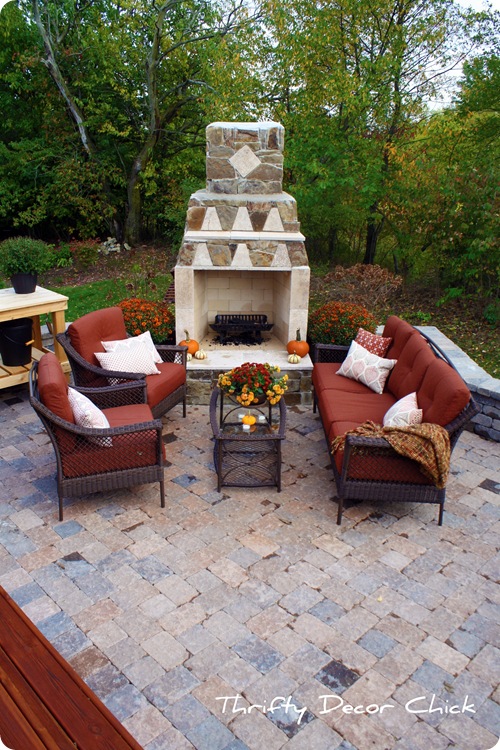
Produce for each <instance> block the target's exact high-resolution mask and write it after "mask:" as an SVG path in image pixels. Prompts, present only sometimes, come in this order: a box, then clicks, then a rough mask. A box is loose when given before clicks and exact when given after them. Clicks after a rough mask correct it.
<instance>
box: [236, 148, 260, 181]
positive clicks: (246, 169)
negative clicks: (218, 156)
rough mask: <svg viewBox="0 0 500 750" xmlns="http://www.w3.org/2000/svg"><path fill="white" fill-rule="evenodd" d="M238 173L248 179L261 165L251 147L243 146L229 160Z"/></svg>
mask: <svg viewBox="0 0 500 750" xmlns="http://www.w3.org/2000/svg"><path fill="white" fill-rule="evenodd" d="M229 161H230V162H231V164H232V165H233V167H234V168H235V169H236V171H237V172H238V173H239V174H240V175H241V176H242V177H246V176H247V175H249V174H250V172H253V170H254V169H257V167H258V166H259V165H260V164H261V161H260V159H259V157H258V156H256V155H255V154H254V152H253V151H252V149H251V148H250V147H249V146H243V147H242V148H240V149H239V150H238V151H237V152H236V153H235V154H234V155H233V156H231V158H230V159H229Z"/></svg>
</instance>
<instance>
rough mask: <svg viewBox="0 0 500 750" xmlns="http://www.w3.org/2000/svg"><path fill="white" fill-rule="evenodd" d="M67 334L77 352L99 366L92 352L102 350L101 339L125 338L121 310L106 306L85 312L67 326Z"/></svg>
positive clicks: (125, 332) (125, 333)
mask: <svg viewBox="0 0 500 750" xmlns="http://www.w3.org/2000/svg"><path fill="white" fill-rule="evenodd" d="M68 336H69V337H70V340H71V343H72V345H73V347H74V348H75V349H76V351H77V352H78V354H80V355H81V356H82V357H83V358H84V359H85V360H87V362H89V363H90V364H91V365H95V366H96V367H100V365H99V362H98V361H97V359H96V357H95V356H94V354H95V352H103V351H104V347H103V346H102V344H101V341H115V340H116V339H126V338H127V331H126V329H125V323H124V321H123V312H122V311H121V309H120V308H119V307H107V308H104V309H103V310H95V311H94V312H91V313H87V315H83V316H82V317H81V318H79V319H78V320H76V321H75V322H74V323H71V324H70V325H69V326H68Z"/></svg>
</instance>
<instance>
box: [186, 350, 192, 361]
mask: <svg viewBox="0 0 500 750" xmlns="http://www.w3.org/2000/svg"><path fill="white" fill-rule="evenodd" d="M192 359H193V355H192V354H190V353H189V352H188V353H187V354H186V360H187V361H188V362H190V361H191V360H192Z"/></svg>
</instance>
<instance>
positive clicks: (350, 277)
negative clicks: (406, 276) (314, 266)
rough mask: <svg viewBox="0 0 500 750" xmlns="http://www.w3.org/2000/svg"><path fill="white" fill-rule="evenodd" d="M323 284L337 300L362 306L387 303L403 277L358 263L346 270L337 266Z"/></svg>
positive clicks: (401, 282)
mask: <svg viewBox="0 0 500 750" xmlns="http://www.w3.org/2000/svg"><path fill="white" fill-rule="evenodd" d="M323 283H324V284H326V285H327V286H328V287H329V288H330V289H331V290H332V291H333V292H334V295H333V296H335V297H336V299H337V300H342V299H345V300H349V301H350V302H356V303H357V304H360V305H380V304H384V303H386V302H387V301H388V300H389V299H390V298H391V297H392V296H393V295H394V293H395V292H397V291H398V290H399V289H400V288H401V286H402V284H403V277H402V276H398V275H396V274H394V273H392V272H391V271H389V270H387V268H382V266H377V265H369V264H363V263H356V265H354V266H350V267H348V268H345V267H344V266H335V268H334V269H333V271H331V272H330V273H328V274H327V275H326V276H325V277H324V279H323Z"/></svg>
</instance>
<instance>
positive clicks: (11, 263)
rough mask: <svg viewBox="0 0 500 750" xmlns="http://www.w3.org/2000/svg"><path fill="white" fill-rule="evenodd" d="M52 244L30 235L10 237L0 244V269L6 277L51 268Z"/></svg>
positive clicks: (39, 271)
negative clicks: (34, 238) (32, 237)
mask: <svg viewBox="0 0 500 750" xmlns="http://www.w3.org/2000/svg"><path fill="white" fill-rule="evenodd" d="M53 263H54V257H53V246H52V245H47V243H46V242H43V241H42V240H33V239H31V237H11V238H10V239H8V240H4V241H3V242H2V243H1V244H0V270H1V272H2V274H4V275H5V276H6V277H10V276H13V275H14V274H16V273H33V274H34V273H42V272H43V271H48V269H49V268H52V266H53Z"/></svg>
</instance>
